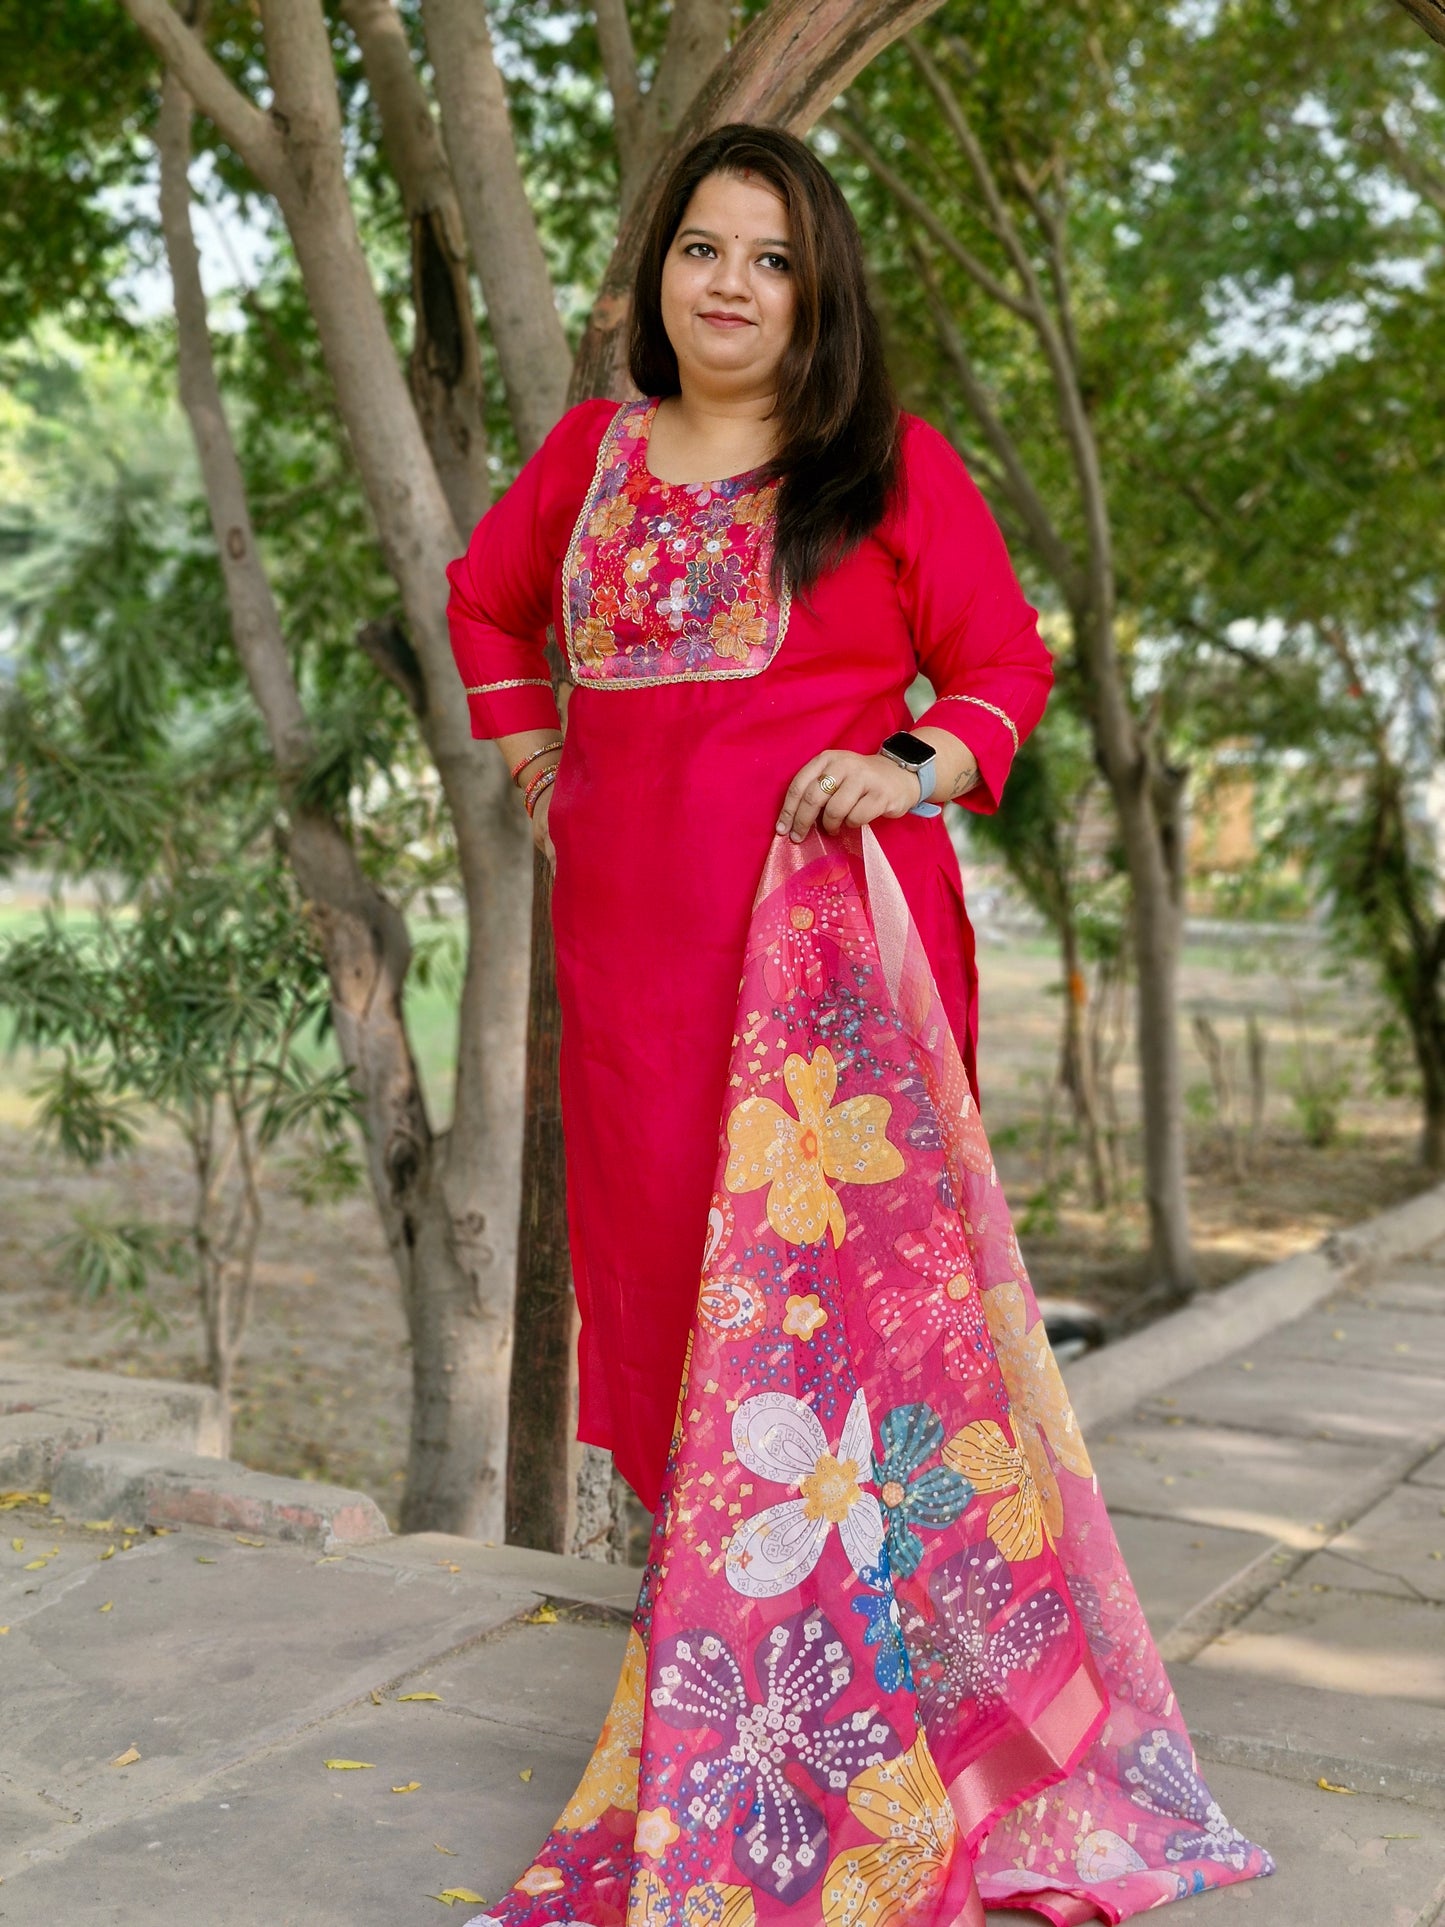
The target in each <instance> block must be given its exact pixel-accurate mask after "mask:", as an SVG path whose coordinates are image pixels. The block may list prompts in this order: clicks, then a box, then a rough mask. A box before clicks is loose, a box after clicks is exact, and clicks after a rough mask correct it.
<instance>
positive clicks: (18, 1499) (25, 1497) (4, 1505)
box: [0, 1492, 50, 1512]
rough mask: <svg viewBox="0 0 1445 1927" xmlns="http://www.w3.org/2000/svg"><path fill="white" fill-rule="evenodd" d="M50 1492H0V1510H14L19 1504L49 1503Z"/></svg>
mask: <svg viewBox="0 0 1445 1927" xmlns="http://www.w3.org/2000/svg"><path fill="white" fill-rule="evenodd" d="M49 1504H50V1494H49V1493H48V1492H0V1512H13V1511H14V1510H15V1508H16V1506H18V1505H49Z"/></svg>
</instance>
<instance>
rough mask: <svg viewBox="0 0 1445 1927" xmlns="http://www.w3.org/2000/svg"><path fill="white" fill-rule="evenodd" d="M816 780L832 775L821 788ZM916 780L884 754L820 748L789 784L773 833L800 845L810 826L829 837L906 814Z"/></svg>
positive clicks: (915, 797) (916, 791)
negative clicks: (816, 826) (846, 826)
mask: <svg viewBox="0 0 1445 1927" xmlns="http://www.w3.org/2000/svg"><path fill="white" fill-rule="evenodd" d="M819 777H831V778H833V779H834V780H835V781H836V783H837V787H836V789H835V788H833V787H832V786H831V784H830V785H829V786H828V787H826V788H823V787H820V786H819V782H818V779H819ZM918 796H919V783H918V778H917V777H916V776H915V775H914V774H913V771H912V770H910V769H903V768H902V767H901V766H900V765H899V764H897V763H895V762H893V761H892V759H891V758H889V757H887V756H860V755H858V753H857V752H856V751H855V750H851V749H825V750H824V751H823V753H822V755H821V756H812V757H809V759H808V761H807V762H806V763H804V765H803V767H802V768H801V769H800V770H799V771H798V773H797V775H796V776H795V777H794V778H793V780H792V782H791V783H790V784H789V785H788V793H787V795H786V796H785V797H784V798H783V807H782V809H781V810H780V811H779V812H778V822H777V834H778V835H779V836H791V837H792V839H793V841H794V842H795V843H801V842H802V840H803V838H804V837H805V836H806V835H807V834H808V832H809V830H811V829H812V827H813V825H814V824H815V823H821V824H822V827H823V828H824V829H825V830H827V831H828V833H829V834H830V835H832V836H836V835H837V834H838V832H839V830H841V829H842V828H843V826H844V824H845V823H846V824H851V825H852V827H853V828H854V829H857V828H859V826H860V825H862V824H864V823H871V822H872V821H873V820H874V818H875V817H879V816H907V814H908V812H909V811H910V810H911V809H912V808H913V806H914V804H915V803H916V802H917V801H918Z"/></svg>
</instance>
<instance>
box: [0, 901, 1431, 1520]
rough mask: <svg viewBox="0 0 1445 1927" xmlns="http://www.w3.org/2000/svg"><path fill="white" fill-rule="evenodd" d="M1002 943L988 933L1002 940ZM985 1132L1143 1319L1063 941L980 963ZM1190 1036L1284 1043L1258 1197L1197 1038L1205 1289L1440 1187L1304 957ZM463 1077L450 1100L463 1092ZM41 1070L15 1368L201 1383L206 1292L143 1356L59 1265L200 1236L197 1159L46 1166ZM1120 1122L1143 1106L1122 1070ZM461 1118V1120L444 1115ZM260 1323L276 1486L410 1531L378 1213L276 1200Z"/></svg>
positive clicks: (1094, 1293) (172, 1283)
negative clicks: (1102, 1161) (1079, 1116)
mask: <svg viewBox="0 0 1445 1927" xmlns="http://www.w3.org/2000/svg"><path fill="white" fill-rule="evenodd" d="M985 935H986V933H985ZM980 965H981V970H982V976H983V986H984V989H983V1012H982V1017H983V1026H982V1030H983V1034H982V1049H981V1083H982V1087H983V1098H984V1107H985V1118H986V1120H987V1122H988V1124H989V1128H990V1131H991V1134H992V1136H993V1139H994V1143H995V1150H996V1153H997V1156H998V1162H999V1168H1000V1172H1001V1175H1002V1177H1003V1180H1004V1183H1005V1186H1006V1188H1007V1190H1008V1194H1009V1197H1010V1200H1011V1203H1012V1207H1013V1210H1014V1214H1015V1217H1016V1219H1017V1220H1018V1221H1019V1222H1020V1224H1021V1226H1022V1227H1023V1230H1022V1242H1023V1247H1024V1250H1025V1253H1026V1256H1027V1257H1028V1260H1029V1263H1030V1266H1031V1269H1032V1271H1033V1275H1034V1280H1035V1284H1036V1286H1037V1288H1038V1289H1039V1291H1040V1292H1041V1293H1042V1292H1048V1293H1051V1294H1054V1295H1058V1296H1073V1297H1080V1298H1084V1299H1087V1300H1089V1301H1090V1302H1092V1303H1094V1304H1096V1305H1098V1306H1099V1307H1100V1308H1101V1309H1102V1310H1104V1311H1105V1312H1106V1313H1109V1314H1117V1313H1119V1312H1121V1311H1126V1310H1127V1306H1128V1304H1129V1302H1130V1300H1131V1298H1137V1297H1138V1296H1139V1294H1140V1291H1141V1288H1142V1287H1143V1285H1144V1284H1145V1283H1146V1282H1147V1281H1146V1278H1145V1264H1144V1258H1143V1250H1144V1220H1143V1211H1142V1207H1141V1205H1140V1203H1139V1197H1138V1144H1137V1137H1136V1136H1134V1135H1132V1134H1131V1138H1130V1142H1129V1143H1128V1145H1127V1147H1126V1149H1127V1181H1126V1192H1125V1198H1124V1201H1123V1203H1122V1204H1121V1206H1120V1207H1119V1208H1118V1209H1116V1210H1115V1211H1114V1212H1112V1213H1111V1214H1108V1215H1105V1214H1100V1213H1097V1212H1094V1211H1091V1210H1089V1209H1088V1208H1087V1201H1086V1198H1085V1195H1084V1192H1083V1188H1082V1184H1081V1180H1080V1175H1079V1174H1078V1173H1074V1174H1073V1175H1071V1166H1072V1164H1073V1163H1074V1158H1075V1154H1074V1151H1073V1149H1072V1147H1070V1145H1069V1144H1068V1143H1067V1141H1066V1140H1067V1135H1068V1133H1067V1119H1066V1117H1065V1116H1064V1115H1063V1112H1062V1111H1061V1110H1060V1109H1059V1107H1058V1105H1057V1104H1055V1106H1054V1108H1055V1113H1056V1115H1055V1122H1054V1125H1053V1129H1052V1137H1053V1150H1052V1152H1047V1151H1046V1138H1047V1137H1048V1135H1049V1133H1048V1131H1046V1129H1045V1126H1044V1114H1045V1110H1046V1108H1047V1102H1048V1100H1047V1093H1048V1091H1049V1088H1050V1086H1051V1085H1052V1083H1053V1077H1054V1067H1055V1059H1056V1052H1057V1026H1058V1018H1059V1001H1058V994H1057V980H1058V965H1057V960H1056V958H1055V956H1054V955H1053V954H1052V952H1051V950H1050V948H1049V946H1048V944H1047V943H1046V942H1045V941H1044V940H1042V939H1033V938H1020V937H1018V936H1011V937H998V938H995V939H994V940H991V941H990V940H987V936H986V940H985V941H984V943H983V944H982V946H981V951H980ZM1184 992H1185V995H1184V1004H1185V1010H1184V1022H1185V1025H1186V1038H1188V1037H1189V1033H1188V1030H1187V1026H1188V1024H1189V1022H1190V1019H1191V1016H1192V1013H1193V1011H1194V1010H1196V1009H1199V1010H1203V1011H1205V1012H1206V1013H1207V1014H1208V1015H1209V1016H1210V1017H1211V1019H1212V1021H1214V1022H1215V1023H1216V1025H1217V1027H1218V1029H1219V1031H1220V1034H1221V1035H1222V1036H1223V1037H1224V1039H1225V1041H1226V1044H1227V1046H1229V1047H1230V1048H1234V1049H1235V1050H1236V1053H1237V1054H1238V1053H1239V1051H1240V1049H1241V1047H1240V1043H1239V1040H1240V1038H1241V1037H1242V1032H1243V1025H1244V1020H1245V1015H1246V1013H1247V1012H1248V1011H1250V1010H1253V1011H1254V1012H1255V1013H1256V1014H1257V1017H1258V1019H1259V1021H1260V1022H1261V1023H1262V1024H1263V1025H1264V1027H1265V1030H1266V1033H1267V1036H1268V1039H1269V1053H1268V1060H1267V1061H1268V1067H1269V1082H1268V1103H1267V1107H1266V1113H1265V1119H1264V1128H1263V1131H1262V1132H1261V1135H1260V1139H1259V1142H1258V1144H1257V1145H1256V1147H1255V1149H1254V1152H1253V1155H1252V1158H1251V1160H1250V1163H1249V1168H1248V1170H1247V1173H1246V1175H1245V1177H1244V1179H1243V1180H1242V1181H1241V1180H1239V1179H1237V1178H1236V1177H1235V1176H1234V1175H1233V1172H1232V1170H1231V1166H1230V1160H1229V1158H1228V1155H1227V1152H1226V1147H1225V1145H1224V1142H1223V1139H1222V1136H1221V1133H1220V1130H1219V1126H1218V1121H1217V1119H1216V1118H1213V1117H1211V1116H1210V1115H1209V1112H1210V1109H1211V1104H1210V1101H1209V1100H1208V1099H1207V1097H1206V1096H1205V1094H1204V1093H1205V1091H1206V1089H1207V1077H1206V1073H1205V1068H1204V1064H1203V1060H1202V1059H1201V1058H1200V1057H1199V1055H1198V1053H1197V1050H1196V1049H1195V1047H1194V1045H1193V1042H1192V1041H1187V1042H1186V1055H1187V1058H1188V1072H1187V1082H1188V1083H1189V1085H1190V1088H1191V1093H1192V1095H1191V1109H1192V1111H1193V1112H1194V1113H1195V1122H1194V1124H1193V1128H1192V1133H1191V1136H1192V1151H1191V1172H1190V1192H1191V1200H1192V1205H1193V1212H1194V1229H1195V1237H1196V1244H1197V1249H1198V1254H1199V1266H1200V1271H1201V1274H1202V1277H1203V1281H1204V1283H1205V1285H1206V1287H1213V1286H1217V1285H1220V1284H1223V1283H1226V1282H1227V1281H1228V1280H1230V1279H1232V1278H1235V1277H1238V1276H1239V1275H1240V1274H1241V1273H1242V1272H1244V1271H1246V1270H1248V1269H1250V1268H1251V1267H1253V1266H1256V1265H1260V1264H1265V1263H1269V1262H1271V1261H1273V1260H1275V1259H1277V1258H1281V1257H1285V1256H1287V1255H1289V1254H1290V1253H1291V1252H1294V1251H1298V1250H1301V1249H1304V1248H1306V1247H1309V1246H1311V1245H1313V1244H1315V1243H1317V1242H1318V1240H1319V1239H1320V1238H1321V1237H1322V1236H1323V1235H1324V1234H1325V1233H1326V1232H1328V1231H1329V1230H1331V1229H1333V1228H1334V1227H1336V1226H1341V1225H1346V1224H1351V1223H1354V1222H1356V1221H1358V1220H1359V1219H1361V1218H1365V1217H1368V1216H1370V1215H1371V1214H1372V1213H1373V1212H1375V1211H1378V1210H1381V1209H1383V1208H1384V1207H1385V1206H1387V1205H1389V1204H1391V1203H1394V1202H1396V1201H1397V1200H1399V1199H1401V1198H1404V1197H1406V1196H1409V1195H1410V1194H1411V1193H1412V1192H1414V1191H1417V1190H1419V1189H1420V1188H1422V1186H1423V1185H1424V1183H1425V1182H1426V1177H1425V1174H1424V1172H1423V1171H1422V1170H1421V1169H1420V1167H1419V1165H1418V1163H1417V1162H1416V1158H1415V1144H1416V1136H1417V1120H1416V1112H1415V1107H1414V1105H1413V1103H1412V1102H1411V1101H1410V1100H1409V1099H1408V1098H1387V1097H1381V1096H1379V1095H1375V1094H1372V1091H1371V1088H1370V1086H1371V1070H1370V1063H1369V1053H1368V1045H1367V1040H1366V1037H1365V1035H1364V1034H1363V1031H1364V1027H1365V1024H1366V1020H1367V1019H1368V1017H1369V1014H1370V1012H1369V999H1368V995H1367V993H1366V991H1365V990H1364V989H1363V988H1362V986H1361V985H1359V984H1358V983H1350V982H1345V981H1340V982H1337V981H1334V980H1332V979H1330V978H1328V977H1326V976H1324V975H1322V974H1321V973H1320V972H1319V970H1318V969H1317V968H1316V966H1315V960H1314V959H1313V958H1312V957H1311V956H1310V955H1309V954H1308V953H1307V952H1302V951H1301V950H1300V948H1299V947H1298V946H1297V945H1291V946H1289V947H1288V949H1287V952H1286V953H1284V954H1281V955H1274V954H1270V953H1268V952H1264V953H1256V952H1251V953H1250V954H1249V955H1247V956H1245V955H1240V954H1235V953H1232V952H1226V951H1223V950H1220V951H1203V950H1200V951H1195V952H1191V954H1190V956H1189V957H1188V959H1187V964H1186V970H1185V977H1184ZM444 1068H445V1067H444V1065H443V1066H434V1067H433V1076H432V1079H431V1082H432V1088H433V1089H434V1090H435V1091H437V1092H438V1093H440V1092H441V1090H442V1089H444V1085H445V1079H444V1075H443V1073H444ZM1302 1068H1303V1072H1304V1074H1306V1075H1309V1076H1313V1077H1314V1078H1315V1079H1316V1081H1317V1082H1318V1081H1319V1079H1320V1077H1321V1075H1322V1073H1323V1072H1324V1071H1328V1072H1330V1074H1331V1075H1332V1076H1333V1077H1334V1079H1335V1081H1336V1083H1337V1084H1340V1085H1343V1084H1345V1083H1347V1084H1348V1086H1349V1089H1348V1092H1347V1093H1346V1094H1344V1095H1343V1096H1342V1097H1341V1100H1340V1110H1341V1117H1340V1135H1339V1136H1338V1138H1337V1140H1336V1141H1335V1142H1334V1143H1332V1144H1329V1145H1326V1146H1323V1147H1316V1146H1311V1145H1309V1144H1307V1143H1306V1142H1305V1138H1304V1136H1303V1133H1302V1128H1301V1123H1300V1118H1299V1115H1298V1108H1297V1106H1296V1105H1295V1103H1294V1101H1293V1099H1292V1097H1291V1089H1292V1087H1293V1085H1294V1084H1296V1083H1298V1081H1299V1078H1300V1075H1301V1073H1302ZM24 1082H25V1072H24V1066H23V1065H12V1066H11V1067H10V1069H9V1070H8V1071H7V1072H6V1073H5V1075H4V1080H3V1088H0V1186H3V1193H0V1194H3V1197H4V1200H5V1212H4V1217H3V1221H0V1357H5V1358H14V1357H25V1358H39V1359H44V1360H47V1361H49V1362H51V1363H54V1364H63V1365H72V1366H84V1367H90V1368H93V1369H99V1370H107V1371H118V1372H127V1373H133V1374H137V1375H141V1376H165V1377H174V1378H183V1379H190V1378H200V1377H201V1376H202V1373H201V1370H200V1366H199V1359H200V1356H201V1345H200V1331H199V1323H198V1319H197V1317H196V1314H195V1311H194V1309H193V1307H192V1305H191V1303H190V1301H189V1297H188V1288H187V1287H185V1286H184V1285H182V1284H181V1283H179V1282H177V1281H176V1280H173V1279H169V1278H161V1279H159V1280H157V1281H156V1283H155V1285H154V1287H153V1298H154V1302H155V1303H156V1304H157V1306H158V1308H159V1309H160V1310H161V1311H162V1312H163V1313H164V1315H165V1316H166V1318H167V1319H168V1321H169V1325H170V1330H169V1333H168V1335H167V1336H166V1337H165V1338H164V1339H157V1338H155V1337H140V1336H138V1335H137V1334H136V1333H135V1332H134V1331H133V1330H132V1329H131V1328H130V1327H129V1326H128V1325H127V1324H126V1323H125V1322H124V1321H122V1320H121V1319H120V1318H118V1316H117V1314H116V1312H115V1310H114V1308H113V1307H112V1306H110V1305H108V1304H105V1303H99V1304H87V1303H82V1302H80V1301H78V1300H77V1298H76V1296H75V1294H74V1293H73V1292H72V1291H71V1290H70V1289H69V1288H68V1287H67V1286H65V1285H63V1284H61V1283H60V1282H59V1281H58V1279H57V1277H56V1275H55V1262H54V1254H53V1251H52V1250H51V1249H49V1247H50V1246H51V1245H52V1243H53V1241H54V1240H55V1239H56V1238H57V1236H60V1235H63V1234H64V1233H65V1232H66V1231H67V1230H68V1229H69V1228H70V1226H71V1224H72V1221H73V1216H74V1213H75V1212H76V1210H77V1209H85V1210H87V1211H94V1212H100V1213H102V1214H104V1215H114V1216H117V1217H127V1218H138V1217H139V1218H146V1219H150V1220H153V1221H157V1222H161V1223H165V1224H169V1225H173V1226H176V1227H181V1226H183V1225H184V1224H185V1222H186V1217H187V1213H188V1208H189V1178H188V1170H187V1166H186V1163H185V1159H184V1154H183V1151H182V1148H181V1145H180V1143H179V1141H178V1140H176V1139H174V1138H172V1137H171V1136H169V1135H167V1134H166V1133H164V1132H159V1131H158V1132H156V1133H155V1134H153V1135H152V1136H151V1137H150V1138H149V1139H148V1140H147V1142H146V1143H145V1145H144V1146H143V1148H142V1149H141V1150H140V1151H139V1152H138V1153H136V1154H135V1155H133V1156H132V1157H130V1158H128V1159H127V1160H125V1162H124V1163H123V1164H120V1165H116V1166H113V1167H110V1168H109V1169H107V1170H105V1171H102V1172H99V1173H93V1174H92V1173H85V1172H79V1171H76V1170H73V1169H70V1168H68V1167H66V1166H65V1165H64V1164H62V1163H61V1162H60V1160H59V1159H58V1158H57V1157H56V1156H54V1155H52V1154H50V1153H47V1152H45V1151H42V1150H40V1149H38V1148H37V1146H36V1143H35V1139H34V1137H33V1135H32V1133H31V1131H30V1129H29V1124H28V1105H27V1103H26V1101H25V1099H24V1098H23V1096H22V1095H21V1089H22V1086H23V1084H24ZM1118 1082H1119V1094H1120V1108H1121V1112H1122V1114H1123V1115H1124V1117H1125V1119H1126V1121H1127V1120H1128V1118H1129V1116H1130V1107H1131V1104H1132V1094H1131V1090H1130V1087H1129V1081H1128V1079H1127V1078H1126V1076H1125V1075H1124V1072H1123V1068H1122V1067H1121V1074H1120V1077H1119V1080H1118ZM438 1108H439V1109H440V1106H438ZM265 1196H266V1206H267V1223H266V1228H265V1231H264V1234H263V1239H262V1245H261V1266H260V1275H259V1280H258V1292H257V1305H256V1312H255V1318H254V1323H253V1327H252V1331H251V1334H250V1337H249V1340H248V1344H247V1350H246V1355H245V1358H244V1361H243V1363H242V1366H241V1370H240V1376H239V1396H238V1399H237V1403H236V1410H235V1432H234V1439H233V1445H232V1450H233V1453H234V1455H235V1456H236V1457H237V1458H240V1459H243V1460H245V1461H246V1462H247V1463H249V1464H251V1465H254V1466H258V1467H260V1468H262V1469H264V1470H266V1471H272V1472H280V1473H286V1474H290V1475H291V1476H293V1477H298V1476H299V1477H301V1478H313V1479H325V1480H330V1481H335V1482H336V1483H339V1484H342V1485H347V1486H353V1487H359V1488H360V1489H361V1490H363V1491H366V1492H369V1493H370V1494H371V1495H372V1496H373V1497H374V1498H375V1499H376V1500H377V1502H378V1504H379V1505H380V1506H381V1508H382V1510H383V1511H384V1512H385V1513H386V1514H387V1516H388V1518H389V1519H390V1520H391V1521H392V1523H393V1525H394V1524H395V1523H396V1517H397V1507H398V1503H399V1500H400V1494H401V1486H402V1480H403V1477H404V1472H403V1468H404V1465H405V1459H406V1431H407V1411H408V1403H409V1395H410V1352H409V1346H408V1342H407V1335H406V1327H405V1322H404V1320H403V1317H402V1312H401V1306H400V1301H399V1296H398V1291H397V1285H396V1279H395V1275H394V1272H393V1270H392V1266H391V1261H390V1258H389V1255H388V1253H387V1250H386V1246H385V1243H384V1241H383V1239H382V1237H381V1234H380V1230H379V1228H378V1225H377V1221H376V1217H375V1213H374V1212H373V1210H372V1207H371V1204H370V1201H369V1198H368V1197H367V1196H366V1195H365V1194H362V1195H358V1196H356V1197H353V1198H351V1199H349V1200H347V1201H345V1202H343V1203H339V1204H329V1205H323V1206H315V1207H305V1206H303V1205H301V1204H299V1203H298V1202H297V1201H296V1200H295V1199H294V1198H292V1197H290V1196H288V1195H287V1193H286V1191H285V1188H284V1184H283V1182H282V1180H281V1179H280V1178H279V1177H278V1176H276V1175H272V1176H271V1177H270V1178H269V1179H268V1180H267V1182H266V1185H265Z"/></svg>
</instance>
